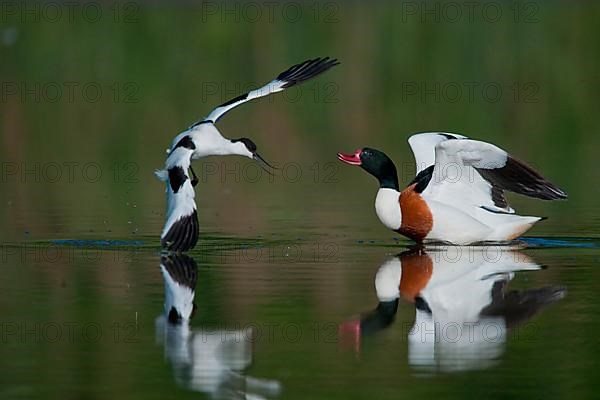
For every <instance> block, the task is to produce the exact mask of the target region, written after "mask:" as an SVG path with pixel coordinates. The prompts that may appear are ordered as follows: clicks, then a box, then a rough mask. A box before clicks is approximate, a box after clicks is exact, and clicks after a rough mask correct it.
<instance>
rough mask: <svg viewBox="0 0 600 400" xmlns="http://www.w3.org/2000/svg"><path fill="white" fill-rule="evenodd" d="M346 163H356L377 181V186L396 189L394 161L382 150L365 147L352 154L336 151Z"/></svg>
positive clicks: (396, 175) (396, 179) (339, 157)
mask: <svg viewBox="0 0 600 400" xmlns="http://www.w3.org/2000/svg"><path fill="white" fill-rule="evenodd" d="M338 159H339V160H340V161H342V162H345V163H346V164H350V165H358V166H359V167H361V168H362V169H364V170H365V171H367V172H368V173H370V174H371V175H373V176H374V177H375V178H377V180H378V181H379V187H381V188H389V189H395V190H398V173H397V171H396V166H395V165H394V162H393V161H392V160H391V159H390V158H389V157H388V156H387V155H386V154H385V153H384V152H382V151H379V150H376V149H371V148H368V147H365V148H363V149H358V150H356V151H355V152H354V154H342V153H338Z"/></svg>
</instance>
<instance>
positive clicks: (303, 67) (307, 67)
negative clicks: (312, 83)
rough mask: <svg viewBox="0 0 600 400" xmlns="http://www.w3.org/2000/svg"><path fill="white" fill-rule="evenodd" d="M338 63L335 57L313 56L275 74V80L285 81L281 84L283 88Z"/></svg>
mask: <svg viewBox="0 0 600 400" xmlns="http://www.w3.org/2000/svg"><path fill="white" fill-rule="evenodd" d="M338 64H340V62H339V61H338V60H337V59H336V58H333V59H330V58H329V57H318V58H313V59H312V60H306V61H304V62H301V63H299V64H296V65H293V66H291V67H290V68H288V69H287V70H285V71H283V72H282V73H281V74H279V76H277V80H279V81H282V82H286V83H285V84H284V85H283V86H282V87H283V88H284V89H285V88H288V87H290V86H294V85H296V84H298V83H300V82H304V81H307V80H309V79H312V78H314V77H315V76H317V75H320V74H322V73H323V72H325V71H327V70H328V69H330V68H332V67H334V66H336V65H338Z"/></svg>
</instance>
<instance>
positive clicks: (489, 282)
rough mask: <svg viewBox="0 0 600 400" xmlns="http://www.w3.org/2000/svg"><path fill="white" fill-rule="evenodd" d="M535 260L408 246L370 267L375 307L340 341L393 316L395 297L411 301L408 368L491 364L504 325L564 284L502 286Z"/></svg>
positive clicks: (559, 294)
mask: <svg viewBox="0 0 600 400" xmlns="http://www.w3.org/2000/svg"><path fill="white" fill-rule="evenodd" d="M540 269H541V267H540V266H539V265H538V264H537V263H535V262H534V261H533V260H532V259H530V258H529V257H527V256H526V255H525V254H523V253H520V252H518V251H515V250H514V249H513V248H508V247H498V246H494V247H488V246H468V247H464V246H436V247H434V248H431V249H429V248H428V249H423V248H413V249H411V250H408V251H405V252H404V253H402V254H400V255H398V256H395V257H392V258H390V259H388V260H386V261H385V262H384V263H383V264H382V265H381V266H380V268H379V270H378V271H377V273H376V274H375V290H376V293H377V298H378V305H377V307H376V308H375V310H373V311H370V312H368V313H366V314H364V315H362V316H361V317H360V318H358V319H352V320H350V321H347V322H345V323H343V324H342V325H341V327H340V333H341V334H342V338H343V339H345V341H346V342H348V341H349V340H354V343H353V345H354V348H355V350H357V351H358V350H360V342H361V340H362V338H363V337H364V336H367V335H370V334H374V333H376V332H378V331H380V330H382V329H385V328H387V327H388V326H390V325H391V324H392V322H393V321H394V318H395V315H396V312H397V310H398V300H399V299H400V298H402V299H403V300H405V301H406V302H408V303H413V304H414V310H415V318H414V323H413V325H412V327H411V328H410V329H409V330H404V331H403V332H408V360H409V364H410V365H411V366H412V367H414V368H419V369H426V370H432V369H433V370H442V371H445V372H450V371H459V370H469V369H480V368H486V367H488V366H491V365H493V364H494V363H496V362H497V361H498V359H499V357H500V356H501V355H502V353H503V352H504V346H505V343H506V339H507V332H508V331H510V330H511V329H513V328H515V327H516V326H519V325H520V324H523V323H525V322H527V321H528V320H529V319H531V318H532V317H533V316H534V315H536V314H538V313H539V312H540V311H541V310H542V309H544V308H545V307H546V306H548V305H549V304H552V303H554V302H555V301H557V300H560V299H562V298H564V296H565V294H566V289H564V288H563V287H558V286H546V287H541V288H534V289H527V290H519V291H517V290H512V291H509V290H508V289H507V287H508V284H509V282H510V281H511V280H512V279H513V278H514V276H515V273H516V272H518V271H536V270H540Z"/></svg>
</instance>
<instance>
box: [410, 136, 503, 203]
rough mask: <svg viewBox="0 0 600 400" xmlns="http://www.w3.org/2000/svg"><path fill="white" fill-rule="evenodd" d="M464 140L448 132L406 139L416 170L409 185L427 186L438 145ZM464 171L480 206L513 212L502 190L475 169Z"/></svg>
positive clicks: (466, 167) (470, 168) (466, 168)
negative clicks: (475, 191)
mask: <svg viewBox="0 0 600 400" xmlns="http://www.w3.org/2000/svg"><path fill="white" fill-rule="evenodd" d="M465 139H469V138H468V137H466V136H463V135H459V134H457V133H448V132H423V133H417V134H414V135H412V136H411V137H410V138H408V144H409V145H410V147H411V149H412V151H413V154H414V156H415V164H416V169H417V176H416V177H415V179H414V181H413V182H411V184H412V183H415V182H421V185H422V186H427V185H428V184H429V182H430V179H431V176H432V173H433V168H434V165H435V147H436V146H437V145H438V143H441V142H445V141H447V140H465ZM464 169H465V170H464V171H463V173H464V174H466V175H468V176H469V182H470V185H471V186H472V188H478V190H477V192H479V194H480V195H481V196H479V197H481V198H480V199H479V201H481V202H483V204H482V205H484V206H486V207H487V208H488V209H489V210H492V211H498V212H503V213H509V214H513V213H514V212H515V210H513V209H512V208H511V207H510V206H509V205H508V202H507V201H506V198H505V197H504V191H503V190H502V189H500V188H499V187H497V186H494V185H492V184H490V182H488V181H486V180H485V179H484V178H483V177H482V176H481V175H480V174H478V173H477V172H476V170H475V169H473V167H468V166H465V167H464ZM421 185H418V186H417V187H418V188H419V189H420V190H422V188H421ZM490 196H491V201H490Z"/></svg>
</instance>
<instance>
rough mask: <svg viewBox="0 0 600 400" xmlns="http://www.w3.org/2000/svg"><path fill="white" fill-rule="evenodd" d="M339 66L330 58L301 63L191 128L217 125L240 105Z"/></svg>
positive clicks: (214, 111)
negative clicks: (204, 124)
mask: <svg viewBox="0 0 600 400" xmlns="http://www.w3.org/2000/svg"><path fill="white" fill-rule="evenodd" d="M338 64H339V61H338V60H337V59H330V58H329V57H324V58H314V59H312V60H306V61H304V62H301V63H300V64H296V65H294V66H292V67H290V68H288V69H287V70H285V71H283V72H282V73H280V74H279V75H278V76H277V78H275V79H274V80H272V81H271V82H269V83H268V84H266V85H265V86H263V87H261V88H259V89H256V90H252V91H250V92H248V93H244V94H242V95H240V96H238V97H236V98H234V99H231V100H229V101H228V102H226V103H223V104H221V105H220V106H218V107H217V108H215V109H214V110H213V111H212V112H211V113H210V114H208V116H207V117H206V118H204V119H203V120H201V121H198V122H196V123H195V124H194V125H192V126H191V127H190V128H193V127H194V126H196V125H199V124H201V123H204V122H212V123H215V122H217V120H218V119H219V118H221V117H222V116H223V115H225V113H227V112H228V111H229V110H231V109H232V108H235V107H237V106H239V105H240V104H243V103H245V102H247V101H250V100H252V99H257V98H259V97H264V96H268V95H270V94H271V93H276V92H281V91H282V90H285V89H287V88H289V87H292V86H294V85H297V84H299V83H302V82H304V81H307V80H309V79H311V78H314V77H315V76H317V75H320V74H322V73H323V72H325V71H327V70H328V69H329V68H331V67H333V66H335V65H338Z"/></svg>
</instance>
